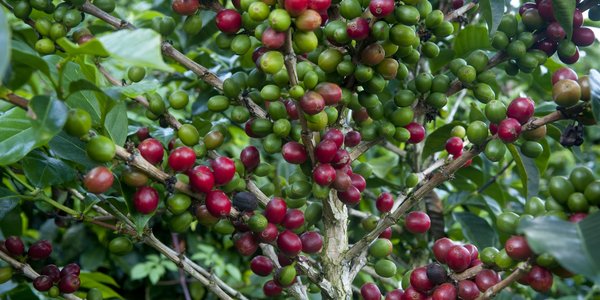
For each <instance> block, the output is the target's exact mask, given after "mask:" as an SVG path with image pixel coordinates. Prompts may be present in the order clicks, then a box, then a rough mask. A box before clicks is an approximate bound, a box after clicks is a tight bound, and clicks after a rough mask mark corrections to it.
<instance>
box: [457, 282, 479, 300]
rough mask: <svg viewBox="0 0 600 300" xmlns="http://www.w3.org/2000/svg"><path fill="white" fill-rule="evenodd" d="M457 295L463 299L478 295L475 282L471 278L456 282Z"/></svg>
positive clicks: (470, 298)
mask: <svg viewBox="0 0 600 300" xmlns="http://www.w3.org/2000/svg"><path fill="white" fill-rule="evenodd" d="M458 297H460V299H463V300H474V299H477V297H479V289H478V288H477V284H475V282H473V281H471V280H462V281H460V282H459V283H458Z"/></svg>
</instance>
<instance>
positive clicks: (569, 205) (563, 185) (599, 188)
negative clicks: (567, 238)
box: [546, 167, 600, 222]
mask: <svg viewBox="0 0 600 300" xmlns="http://www.w3.org/2000/svg"><path fill="white" fill-rule="evenodd" d="M548 191H549V192H550V195H551V196H552V199H549V200H546V207H547V208H548V210H552V211H557V212H560V213H557V215H559V216H561V217H563V218H566V217H567V216H568V218H569V220H570V221H572V222H578V221H579V220H582V219H583V218H585V217H586V216H587V215H588V213H592V212H594V211H596V210H597V209H598V207H599V206H600V181H599V180H597V179H596V177H595V176H594V173H593V172H592V170H590V169H588V168H586V167H576V168H574V169H573V170H572V171H571V173H570V174H569V177H568V178H567V177H563V176H553V177H552V178H550V181H549V182H548Z"/></svg>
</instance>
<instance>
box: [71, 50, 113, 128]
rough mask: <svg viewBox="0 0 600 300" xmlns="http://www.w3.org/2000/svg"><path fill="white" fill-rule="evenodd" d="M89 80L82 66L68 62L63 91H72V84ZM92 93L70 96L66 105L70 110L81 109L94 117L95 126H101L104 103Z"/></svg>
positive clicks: (85, 92) (79, 93)
mask: <svg viewBox="0 0 600 300" xmlns="http://www.w3.org/2000/svg"><path fill="white" fill-rule="evenodd" d="M82 79H87V78H86V77H85V76H84V73H83V70H82V69H81V66H79V65H78V64H76V63H74V62H68V63H67V64H66V65H65V66H64V70H63V71H62V89H63V90H67V89H70V86H71V82H74V81H79V80H82ZM100 100H101V99H100V98H99V97H98V96H97V93H94V92H92V91H85V90H84V91H78V92H74V93H72V94H70V95H69V96H68V98H67V99H66V103H67V105H68V106H69V107H70V108H81V109H83V110H85V111H87V112H88V113H89V114H90V116H91V117H92V122H93V123H94V124H100V123H101V121H100V120H102V111H103V109H102V108H103V106H104V105H103V104H104V102H103V101H100Z"/></svg>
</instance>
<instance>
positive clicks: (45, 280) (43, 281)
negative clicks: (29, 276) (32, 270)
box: [33, 275, 53, 292]
mask: <svg viewBox="0 0 600 300" xmlns="http://www.w3.org/2000/svg"><path fill="white" fill-rule="evenodd" d="M52 285H53V284H52V279H51V278H50V276H46V275H40V276H38V277H36V278H35V279H34V280H33V287H34V288H35V289H36V290H38V291H40V292H45V291H47V290H49V289H50V288H51V287H52Z"/></svg>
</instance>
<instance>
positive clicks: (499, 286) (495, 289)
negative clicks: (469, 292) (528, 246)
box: [477, 262, 531, 300]
mask: <svg viewBox="0 0 600 300" xmlns="http://www.w3.org/2000/svg"><path fill="white" fill-rule="evenodd" d="M530 267H531V265H530V263H529V262H523V263H521V264H519V266H517V267H516V268H515V269H514V270H513V272H512V273H511V274H510V275H508V277H506V278H504V280H502V281H500V282H498V283H496V284H495V285H493V286H492V287H490V288H489V289H487V290H486V291H485V293H483V294H481V295H480V296H479V297H477V300H488V299H492V298H493V297H494V296H496V294H498V293H499V292H500V291H501V290H503V289H504V288H506V287H508V286H509V285H511V284H512V283H513V282H515V281H517V280H519V279H520V278H521V277H523V276H525V274H527V272H528V271H529V268H530Z"/></svg>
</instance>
